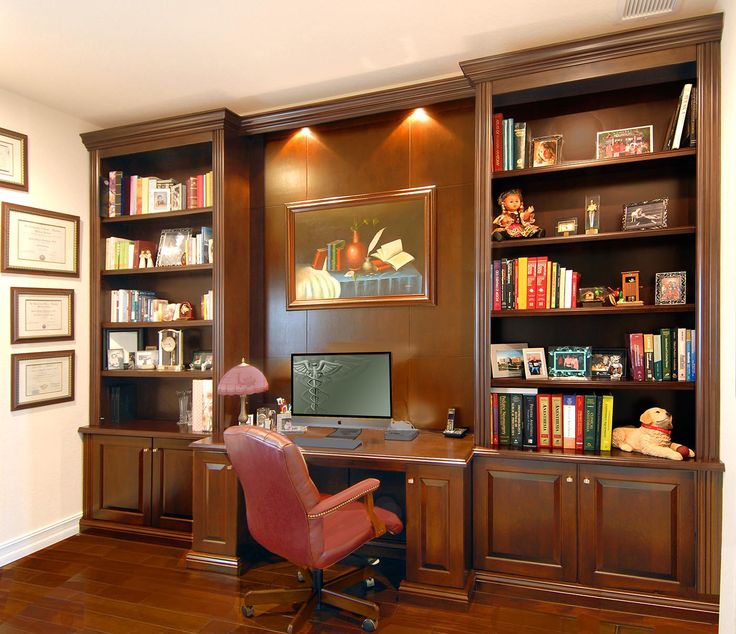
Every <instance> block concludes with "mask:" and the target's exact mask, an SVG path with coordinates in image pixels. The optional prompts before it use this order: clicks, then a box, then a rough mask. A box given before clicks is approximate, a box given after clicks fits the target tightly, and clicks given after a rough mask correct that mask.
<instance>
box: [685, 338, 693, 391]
mask: <svg viewBox="0 0 736 634" xmlns="http://www.w3.org/2000/svg"><path fill="white" fill-rule="evenodd" d="M692 352H693V340H692V330H689V329H688V330H686V331H685V380H686V381H690V380H691V379H690V364H691V363H692V360H693V354H692Z"/></svg>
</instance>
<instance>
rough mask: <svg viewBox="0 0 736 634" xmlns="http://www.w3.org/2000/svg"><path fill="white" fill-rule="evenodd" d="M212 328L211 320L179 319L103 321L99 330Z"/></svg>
mask: <svg viewBox="0 0 736 634" xmlns="http://www.w3.org/2000/svg"><path fill="white" fill-rule="evenodd" d="M207 326H212V320H211V319H180V320H179V321H103V322H101V323H100V328H173V327H176V328H201V327H207Z"/></svg>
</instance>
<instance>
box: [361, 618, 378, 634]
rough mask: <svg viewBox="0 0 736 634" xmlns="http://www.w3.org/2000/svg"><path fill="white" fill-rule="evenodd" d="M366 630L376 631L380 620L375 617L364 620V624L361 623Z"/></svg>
mask: <svg viewBox="0 0 736 634" xmlns="http://www.w3.org/2000/svg"><path fill="white" fill-rule="evenodd" d="M361 627H362V628H363V631H364V632H375V631H376V628H377V627H378V621H374V620H373V619H366V620H365V621H363V625H361Z"/></svg>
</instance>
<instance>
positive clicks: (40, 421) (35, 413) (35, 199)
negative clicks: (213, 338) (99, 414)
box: [0, 90, 95, 566]
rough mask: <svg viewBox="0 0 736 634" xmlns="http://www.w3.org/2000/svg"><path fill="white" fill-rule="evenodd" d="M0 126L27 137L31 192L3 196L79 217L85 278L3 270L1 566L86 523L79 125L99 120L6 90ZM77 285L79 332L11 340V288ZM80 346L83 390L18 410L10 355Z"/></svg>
mask: <svg viewBox="0 0 736 634" xmlns="http://www.w3.org/2000/svg"><path fill="white" fill-rule="evenodd" d="M0 127H3V128H7V129H9V130H13V131H16V132H21V133H23V134H26V135H27V136H28V158H29V164H28V179H29V180H28V182H29V190H28V192H19V191H15V190H12V189H5V188H0V201H2V202H12V203H17V204H20V205H27V206H30V207H38V208H41V209H47V210H50V211H58V212H62V213H68V214H73V215H77V216H80V218H81V223H80V253H79V255H80V277H79V278H64V277H51V276H41V275H16V274H2V275H0V306H2V308H1V309H0V342H2V351H3V354H2V357H1V358H0V438H1V439H2V445H0V482H2V486H0V566H2V565H4V564H7V563H9V562H11V561H14V560H15V559H19V558H20V557H22V556H24V555H27V554H29V553H31V552H34V551H36V550H39V549H40V548H43V547H45V546H48V545H50V544H52V543H54V542H56V541H59V540H61V539H63V538H65V537H68V536H69V535H73V534H75V533H76V532H77V529H78V524H79V518H80V517H81V512H82V442H81V439H80V436H79V434H78V433H77V428H78V427H79V426H80V425H86V424H87V416H88V409H89V365H90V364H89V340H88V333H89V328H88V323H89V265H88V259H89V255H88V253H89V251H88V248H89V222H88V220H89V193H88V192H89V167H88V155H87V151H86V150H85V148H84V146H83V145H82V142H81V140H80V138H79V133H80V132H82V131H87V130H90V129H93V128H94V127H95V126H93V125H91V124H89V123H86V122H84V121H81V120H79V119H76V118H74V117H71V116H69V115H67V114H64V113H61V112H59V111H56V110H53V109H51V108H48V107H46V106H42V105H41V104H38V103H36V102H33V101H29V100H27V99H25V98H23V97H20V96H18V95H15V94H13V93H9V92H5V91H2V90H0ZM13 286H25V287H45V288H72V289H74V341H71V342H69V341H62V342H51V343H33V344H22V345H13V346H11V345H10V303H9V300H10V288H11V287H13ZM71 348H73V349H74V350H75V351H76V358H75V379H74V384H75V398H74V401H71V402H69V403H61V404H58V405H48V406H45V407H36V408H32V409H26V410H20V411H17V412H11V411H10V378H11V376H10V355H11V354H14V353H19V352H37V351H53V350H67V349H71Z"/></svg>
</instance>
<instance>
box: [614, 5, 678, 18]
mask: <svg viewBox="0 0 736 634" xmlns="http://www.w3.org/2000/svg"><path fill="white" fill-rule="evenodd" d="M676 6H677V0H625V1H624V11H623V16H622V17H621V19H622V20H635V19H637V18H650V17H652V16H655V15H665V14H667V13H672V12H673V11H674V10H675V7H676Z"/></svg>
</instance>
